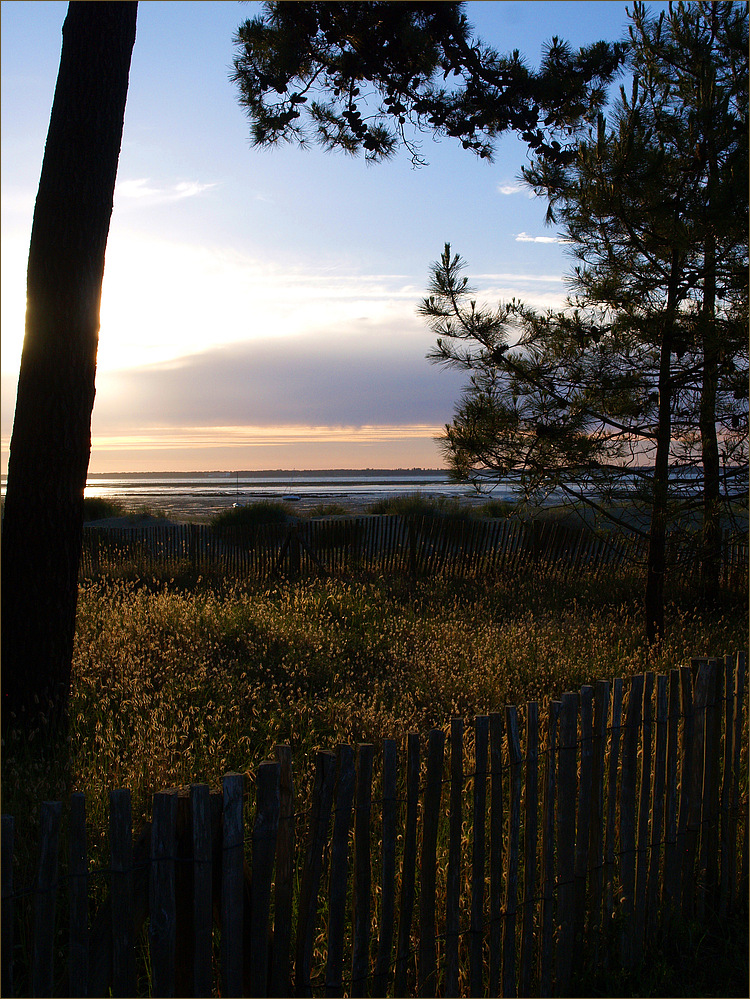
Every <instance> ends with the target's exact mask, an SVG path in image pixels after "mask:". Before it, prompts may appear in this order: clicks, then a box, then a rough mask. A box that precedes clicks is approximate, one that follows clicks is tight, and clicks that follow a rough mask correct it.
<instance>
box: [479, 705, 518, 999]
mask: <svg viewBox="0 0 750 999" xmlns="http://www.w3.org/2000/svg"><path fill="white" fill-rule="evenodd" d="M505 732H506V735H507V738H508V759H509V761H510V800H509V812H510V814H509V819H510V822H509V829H508V868H507V878H506V882H505V928H504V933H503V995H504V996H515V995H516V994H517V990H516V913H517V911H518V857H519V843H520V836H521V759H522V757H521V741H520V738H519V735H518V712H517V710H516V708H515V707H514V706H511V705H508V706H507V707H506V709H505ZM480 994H481V993H477V992H475V993H473V995H480Z"/></svg>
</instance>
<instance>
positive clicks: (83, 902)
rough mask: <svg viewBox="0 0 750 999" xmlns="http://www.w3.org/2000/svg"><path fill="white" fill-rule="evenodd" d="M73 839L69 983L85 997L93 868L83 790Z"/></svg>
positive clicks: (73, 805)
mask: <svg viewBox="0 0 750 999" xmlns="http://www.w3.org/2000/svg"><path fill="white" fill-rule="evenodd" d="M69 839H70V846H69V856H70V867H69V875H68V876H69V881H70V916H69V921H68V926H69V940H70V953H69V957H68V984H69V987H70V995H71V996H85V995H87V994H88V980H89V899H88V889H89V868H88V860H87V858H86V797H85V795H83V794H81V793H75V794H72V795H71V796H70V832H69ZM6 994H7V993H6Z"/></svg>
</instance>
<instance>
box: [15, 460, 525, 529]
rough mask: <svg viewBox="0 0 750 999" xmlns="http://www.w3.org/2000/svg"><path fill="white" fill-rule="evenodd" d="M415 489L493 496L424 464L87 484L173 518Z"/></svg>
mask: <svg viewBox="0 0 750 999" xmlns="http://www.w3.org/2000/svg"><path fill="white" fill-rule="evenodd" d="M2 491H3V493H4V491H5V480H4V477H3V482H2ZM415 493H418V494H419V495H421V496H424V497H426V498H429V499H440V498H444V499H459V500H461V502H464V503H466V504H469V505H474V504H479V503H483V502H486V501H487V498H488V497H487V496H486V495H482V496H479V495H477V493H476V491H475V490H474V489H473V488H472V487H471V486H469V485H467V484H466V483H463V484H461V483H455V482H451V481H450V479H449V477H448V473H447V472H446V471H445V470H443V469H424V468H412V469H359V470H351V469H329V470H325V471H320V470H314V471H304V470H296V469H295V470H268V471H259V472H255V471H218V472H137V473H127V474H89V476H88V479H87V483H86V490H85V496H97V497H103V498H106V499H111V500H116V501H118V502H119V503H120V504H121V505H122V506H123V507H124V508H125V509H126V510H128V511H133V510H139V509H143V508H147V509H150V510H152V511H154V512H158V513H163V514H164V515H165V516H166V517H169V518H172V519H174V518H176V517H180V516H190V517H211V516H213V515H214V514H215V513H217V512H219V511H220V510H223V509H226V508H227V507H231V506H234V505H235V504H237V505H245V504H248V503H253V502H256V501H258V500H266V499H267V500H276V501H278V500H281V501H283V502H285V503H287V502H288V503H289V504H290V509H291V507H292V505H294V508H295V509H297V510H299V511H300V512H304V511H307V510H310V509H313V508H315V507H320V506H322V505H328V504H337V505H339V506H342V507H344V508H346V509H347V510H351V511H354V512H356V511H361V510H364V509H366V508H367V507H368V506H370V505H371V504H373V503H375V502H377V501H378V500H382V499H385V498H387V497H393V496H404V495H410V494H415ZM510 496H511V486H510V483H509V484H508V488H507V489H506V490H504V489H502V487H500V488H498V489H496V490H495V491H493V494H492V498H493V499H505V498H508V499H509V498H510Z"/></svg>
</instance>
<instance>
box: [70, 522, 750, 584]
mask: <svg viewBox="0 0 750 999" xmlns="http://www.w3.org/2000/svg"><path fill="white" fill-rule="evenodd" d="M645 552H646V549H645V545H644V543H643V542H642V541H639V539H638V538H635V537H624V536H620V535H614V534H610V535H595V534H593V533H592V532H590V531H585V530H582V529H576V528H571V527H566V526H564V525H561V524H555V523H552V522H545V521H532V522H521V521H513V520H509V519H496V520H494V519H493V520H482V519H453V518H450V517H435V516H432V517H430V516H422V517H403V516H388V515H384V516H366V517H347V518H337V519H325V520H309V521H300V522H298V523H295V524H292V525H288V524H263V525H257V526H248V527H226V528H213V527H210V526H208V525H203V524H201V525H198V524H181V525H177V526H174V527H148V528H119V529H118V528H106V529H105V528H88V529H87V530H86V531H84V543H83V553H82V558H81V574H82V576H83V577H84V578H89V577H92V576H97V575H99V574H102V573H104V574H106V573H111V572H119V571H122V569H123V567H125V566H131V568H132V570H133V571H139V572H142V573H143V572H179V571H181V570H183V571H184V570H188V569H189V570H190V571H191V572H194V573H203V574H206V575H212V574H221V575H226V576H229V575H231V576H233V577H248V576H252V577H260V578H262V577H264V576H267V575H271V574H274V573H280V574H283V575H286V576H291V577H297V576H299V575H310V574H315V573H323V574H325V575H337V574H342V573H348V572H349V573H350V572H368V573H378V574H386V573H387V574H393V573H408V574H410V575H411V576H412V577H413V578H415V577H417V576H422V575H427V576H431V577H434V576H436V575H441V574H443V575H451V576H465V575H473V574H475V573H479V572H483V573H488V572H493V571H497V570H511V571H513V570H517V569H519V568H521V567H522V566H524V565H526V564H534V565H536V566H538V567H544V568H546V569H547V571H555V572H558V573H565V574H567V573H572V572H576V571H578V570H579V569H581V568H584V567H585V568H587V569H588V570H590V571H595V572H600V571H602V570H603V569H606V568H616V567H618V566H621V565H624V564H639V563H640V564H643V562H644V560H645ZM670 558H671V562H672V563H673V564H674V565H676V566H679V568H680V571H681V572H682V573H684V572H689V571H690V570H691V569H692V568H695V567H696V565H695V547H694V546H692V547H690V546H684V545H682V546H680V545H678V544H677V540H676V539H675V540H674V543H673V544H672V546H671V556H670ZM722 562H723V575H724V580H725V582H729V581H730V580H731V581H736V580H737V579H744V578H746V577H747V566H748V547H747V538H746V537H742V538H739V539H738V538H735V537H733V536H730V535H729V534H726V535H725V539H724V545H723V560H722Z"/></svg>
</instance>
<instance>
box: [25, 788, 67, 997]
mask: <svg viewBox="0 0 750 999" xmlns="http://www.w3.org/2000/svg"><path fill="white" fill-rule="evenodd" d="M61 812H62V803H61V802H59V801H43V802H42V807H41V812H40V816H39V821H40V831H39V867H38V869H37V878H36V898H35V899H34V943H33V947H32V965H31V994H32V995H33V996H51V995H52V983H53V981H54V976H53V962H54V953H55V903H56V902H57V867H58V853H59V844H60V815H61Z"/></svg>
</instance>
